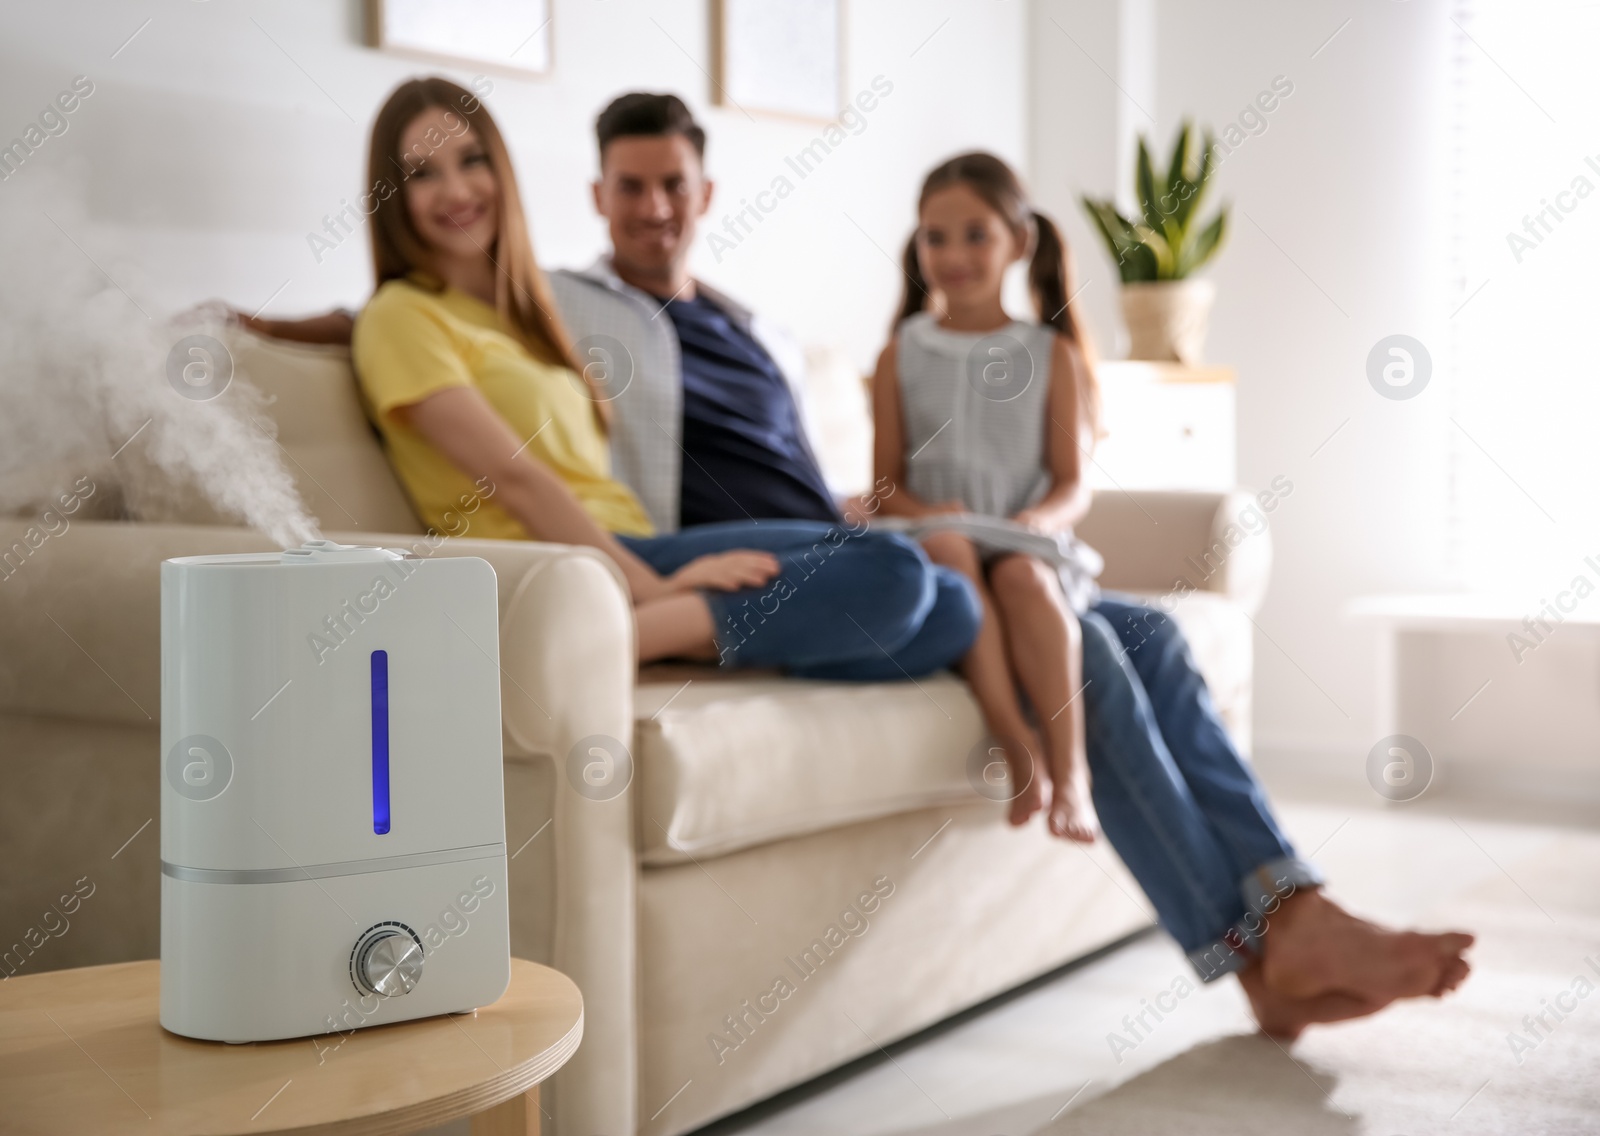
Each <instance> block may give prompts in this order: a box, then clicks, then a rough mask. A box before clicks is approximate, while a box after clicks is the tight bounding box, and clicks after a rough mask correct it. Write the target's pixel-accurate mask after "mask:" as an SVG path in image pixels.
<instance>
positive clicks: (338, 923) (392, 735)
mask: <svg viewBox="0 0 1600 1136" xmlns="http://www.w3.org/2000/svg"><path fill="white" fill-rule="evenodd" d="M497 613H498V604H497V595H496V587H495V576H494V570H493V569H492V568H491V567H490V566H489V564H488V563H487V562H486V561H483V560H479V559H475V558H470V557H459V558H457V557H440V558H438V559H421V558H418V557H415V556H412V555H410V554H408V553H405V552H401V551H396V550H393V549H384V548H359V547H352V546H347V545H338V544H333V543H331V542H328V541H313V542H310V543H309V544H307V545H305V546H303V547H301V548H295V549H290V550H288V551H286V552H282V553H261V554H248V555H237V556H193V557H183V558H179V559H176V560H168V561H166V562H165V563H163V564H162V565H161V753H162V769H161V1024H162V1025H163V1026H165V1027H166V1028H167V1029H169V1030H172V1031H173V1032H174V1033H179V1034H183V1035H185V1036H188V1037H195V1038H208V1039H215V1040H221V1041H234V1042H243V1041H266V1040H270V1039H273V1038H284V1037H302V1036H307V1035H313V1034H321V1033H330V1032H334V1031H338V1032H341V1033H342V1032H346V1031H349V1030H351V1029H355V1028H358V1027H360V1026H368V1025H380V1024H383V1023H386V1022H396V1021H405V1020H408V1019H412V1018H420V1017H426V1016H429V1015H432V1014H440V1013H450V1012H458V1011H463V1010H470V1009H473V1008H475V1007H478V1006H484V1005H487V1004H489V1003H491V1002H493V1001H495V1000H496V999H497V998H499V997H500V995H501V994H502V993H504V992H505V988H506V985H507V983H508V982H509V981H510V949H509V927H508V920H507V913H506V849H505V813H504V781H503V773H502V765H501V748H500V673H499V661H498V660H499V637H498V621H497V620H498V616H497Z"/></svg>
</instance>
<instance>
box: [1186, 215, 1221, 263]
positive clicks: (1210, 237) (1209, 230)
mask: <svg viewBox="0 0 1600 1136" xmlns="http://www.w3.org/2000/svg"><path fill="white" fill-rule="evenodd" d="M1227 235H1228V210H1227V207H1226V206H1224V207H1223V209H1222V212H1220V213H1218V214H1217V216H1216V218H1215V219H1214V220H1213V221H1212V222H1211V224H1209V225H1207V226H1206V227H1205V228H1204V229H1201V230H1200V232H1199V234H1198V235H1197V236H1196V237H1195V239H1194V240H1193V242H1191V243H1190V245H1189V247H1187V248H1186V249H1184V255H1183V257H1182V267H1183V271H1182V273H1181V275H1183V276H1188V275H1189V274H1190V273H1192V272H1197V271H1199V270H1200V268H1201V267H1203V266H1204V265H1205V263H1206V261H1208V260H1210V259H1211V258H1212V257H1213V256H1215V255H1216V254H1217V250H1219V249H1220V248H1221V247H1222V242H1223V241H1224V240H1225V239H1226V238H1227Z"/></svg>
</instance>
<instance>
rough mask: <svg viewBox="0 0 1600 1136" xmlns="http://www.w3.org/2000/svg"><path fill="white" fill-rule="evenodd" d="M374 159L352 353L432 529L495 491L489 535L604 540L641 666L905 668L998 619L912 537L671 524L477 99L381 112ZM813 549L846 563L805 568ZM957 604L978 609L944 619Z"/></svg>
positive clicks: (487, 514)
mask: <svg viewBox="0 0 1600 1136" xmlns="http://www.w3.org/2000/svg"><path fill="white" fill-rule="evenodd" d="M367 169H368V184H369V185H371V186H372V187H373V192H372V194H371V197H370V200H371V201H372V202H373V206H372V210H371V214H370V216H371V222H372V247H373V259H374V267H375V276H376V281H375V284H376V288H377V291H376V293H375V294H374V296H373V298H372V300H371V301H370V302H369V303H368V304H367V306H366V308H365V309H364V310H363V311H362V313H361V315H360V317H359V318H358V319H357V321H356V325H355V333H354V339H353V343H352V347H353V359H354V363H355V369H356V373H357V375H358V377H359V380H360V385H361V393H362V396H363V398H364V400H365V402H366V405H367V408H368V412H369V414H370V415H371V417H372V418H373V420H374V422H375V423H376V424H377V426H378V428H379V431H380V432H381V433H382V435H383V439H384V443H385V448H386V450H387V452H388V456H389V459H390V461H391V462H392V464H393V465H394V467H395V471H396V473H397V474H398V475H399V477H400V480H401V482H402V483H403V484H404V485H405V487H406V490H407V492H408V493H409V494H410V497H411V500H412V502H413V504H414V505H415V507H416V509H417V512H418V515H419V516H420V517H421V518H422V520H423V521H424V522H425V523H427V524H430V525H433V526H434V527H435V528H438V529H441V530H444V529H445V528H446V526H444V525H443V523H442V518H443V517H444V515H445V514H446V512H448V511H449V510H451V509H452V508H454V507H455V505H456V504H457V503H458V501H460V500H464V499H465V498H466V496H467V495H473V494H475V495H476V496H478V497H480V498H483V501H482V504H481V505H480V506H479V507H478V508H477V509H476V510H474V513H473V520H472V530H471V533H472V535H473V536H475V537H490V538H503V539H528V538H529V537H532V538H534V539H539V540H548V541H556V542H561V543H566V544H580V545H588V546H590V547H592V548H596V549H599V550H600V551H601V552H603V553H604V554H605V555H607V556H608V557H610V558H611V559H612V560H613V561H614V562H615V563H616V564H617V566H618V568H620V569H621V572H622V575H623V577H624V578H625V580H626V584H627V587H628V590H629V593H630V594H631V597H632V600H633V605H634V614H635V617H636V623H637V629H638V635H637V644H638V654H639V659H640V661H641V662H648V661H650V660H652V659H660V658H672V657H688V658H698V659H718V658H720V659H721V660H722V661H723V662H724V663H726V664H730V665H738V666H776V667H781V668H783V669H786V670H789V671H791V672H795V673H802V674H806V675H810V676H814V677H838V678H856V679H873V678H886V677H894V678H899V677H902V676H903V675H906V674H912V675H916V674H926V673H929V672H930V671H933V670H937V669H939V668H941V667H943V666H945V665H946V664H948V663H949V662H951V661H952V660H954V658H956V657H957V656H958V655H959V654H960V653H961V652H962V651H964V650H965V649H966V646H967V644H968V643H969V642H970V639H971V635H972V634H973V633H975V630H976V621H977V620H976V607H975V603H974V602H973V600H972V599H971V597H970V595H969V594H967V590H966V586H965V583H964V582H963V581H961V580H960V579H959V578H956V577H954V576H953V575H950V576H949V578H948V579H946V578H945V576H944V575H941V574H940V571H939V570H936V569H934V568H933V567H932V566H931V565H929V564H928V562H927V559H926V557H925V556H924V555H923V553H922V552H921V550H920V549H918V548H917V546H916V545H915V544H914V543H913V542H910V541H908V540H906V539H905V538H903V537H897V536H887V535H882V534H875V533H863V532H859V531H856V532H849V531H847V530H844V529H842V528H841V527H840V526H836V525H829V524H826V523H818V522H810V521H764V522H762V523H761V524H760V525H759V526H757V525H756V524H755V523H754V522H750V523H743V522H741V523H736V524H720V525H705V526H700V527H698V528H694V529H688V530H685V531H683V532H680V533H675V534H672V535H668V536H655V535H653V534H652V530H651V525H650V521H649V519H648V518H647V517H646V515H645V512H644V509H643V507H642V506H641V505H640V503H639V501H638V499H637V498H636V497H635V496H634V495H633V493H632V492H631V491H630V490H629V489H628V488H627V487H626V486H624V485H623V484H622V483H621V482H619V481H617V480H615V479H614V478H612V477H611V475H610V469H609V458H608V454H607V448H606V413H605V412H606V410H607V404H606V402H605V401H604V400H603V399H602V398H601V397H600V396H599V394H598V393H597V392H596V391H595V390H593V389H591V387H590V386H589V384H588V381H587V380H588V378H589V376H588V375H587V374H584V375H583V376H582V377H580V374H579V373H578V371H579V368H578V367H577V365H576V363H575V361H574V358H573V349H572V345H571V343H570V341H569V337H568V335H567V332H566V329H565V327H564V326H563V325H562V323H561V321H560V319H559V318H558V317H557V316H556V315H555V314H554V313H555V306H554V304H553V303H552V302H551V299H550V294H549V289H548V287H547V285H546V282H545V279H544V275H543V273H541V272H540V271H539V266H538V264H537V263H536V262H535V261H534V257H533V249H532V246H531V243H530V241H529V238H528V228H527V223H526V221H525V219H524V217H523V214H522V209H521V205H520V203H519V199H518V194H517V185H516V179H515V176H514V175H513V173H512V170H511V163H510V159H509V157H508V155H507V152H506V147H505V143H504V142H503V141H502V139H501V136H500V132H499V130H498V129H497V128H496V126H495V124H494V121H493V120H492V119H491V118H490V117H489V112H488V111H487V110H486V109H485V108H484V107H483V104H482V103H481V102H479V101H478V99H477V98H476V97H475V96H473V95H472V94H471V93H470V92H468V91H466V90H464V89H462V88H461V87H458V86H456V85H455V84H454V83H451V82H449V81H448V80H445V79H437V78H430V79H414V80H411V81H410V82H407V83H404V84H402V85H401V86H400V87H399V88H398V89H397V90H396V91H395V92H394V94H392V95H391V96H390V97H389V99H388V101H387V102H386V103H385V104H384V106H383V108H382V109H381V110H380V111H379V112H378V117H377V120H376V122H375V123H374V125H373V129H372V142H371V148H370V150H369V154H368V166H367ZM363 208H364V207H363ZM485 487H487V488H485ZM807 558H809V560H810V561H815V560H817V559H818V558H821V559H825V560H827V562H828V563H829V565H830V567H829V571H828V572H826V573H818V574H817V577H816V579H815V580H806V579H804V576H806V575H807V574H808V573H807V569H806V567H805V565H806V563H807V562H808V560H807ZM814 570H815V569H814V568H812V569H811V571H814ZM802 585H803V586H802ZM951 588H953V589H954V591H955V592H956V593H959V594H956V595H953V596H951V595H947V594H946V593H947V592H949V591H950V590H951ZM938 602H953V603H955V604H956V605H958V606H960V608H961V611H962V612H970V613H971V614H970V615H969V616H967V617H965V618H963V619H960V620H951V621H945V622H944V623H942V624H941V626H940V627H939V629H938V630H937V631H932V630H927V631H925V630H924V628H925V626H926V627H929V628H931V627H932V622H933V621H931V620H928V619H927V616H928V613H929V612H930V611H931V610H932V608H933V605H934V604H935V603H938ZM756 609H759V617H758V618H756V619H754V620H752V619H751V618H750V615H751V612H752V611H754V610H756ZM852 612H854V613H855V614H854V615H852V614H850V613H852Z"/></svg>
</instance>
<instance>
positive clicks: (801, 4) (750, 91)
mask: <svg viewBox="0 0 1600 1136" xmlns="http://www.w3.org/2000/svg"><path fill="white" fill-rule="evenodd" d="M711 7H712V10H711V60H712V67H713V75H712V83H711V86H712V102H714V103H716V104H717V105H718V106H732V107H738V108H740V109H742V110H746V111H752V112H755V111H761V112H765V113H768V114H778V115H784V116H786V117H790V118H801V119H806V120H809V121H819V122H832V121H833V120H834V119H835V118H837V117H838V116H839V110H840V108H841V107H842V106H843V105H844V0H783V2H782V3H773V2H772V0H712V6H711Z"/></svg>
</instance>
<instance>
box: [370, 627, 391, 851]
mask: <svg viewBox="0 0 1600 1136" xmlns="http://www.w3.org/2000/svg"><path fill="white" fill-rule="evenodd" d="M372 831H373V832H376V833H377V834H378V835H379V836H382V835H383V834H384V833H386V832H388V831H389V652H388V651H374V652H372Z"/></svg>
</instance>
